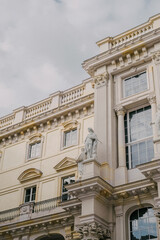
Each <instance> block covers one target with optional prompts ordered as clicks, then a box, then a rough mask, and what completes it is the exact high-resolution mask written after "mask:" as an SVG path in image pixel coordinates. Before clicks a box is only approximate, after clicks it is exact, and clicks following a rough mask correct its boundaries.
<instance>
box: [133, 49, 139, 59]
mask: <svg viewBox="0 0 160 240" xmlns="http://www.w3.org/2000/svg"><path fill="white" fill-rule="evenodd" d="M134 55H135V60H136V61H138V60H139V52H138V51H137V50H136V51H134Z"/></svg>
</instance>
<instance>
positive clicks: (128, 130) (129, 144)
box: [124, 104, 153, 170]
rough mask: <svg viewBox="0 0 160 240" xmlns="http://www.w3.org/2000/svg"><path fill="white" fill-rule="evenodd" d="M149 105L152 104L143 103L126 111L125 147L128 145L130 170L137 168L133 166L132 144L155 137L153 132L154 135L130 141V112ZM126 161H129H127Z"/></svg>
mask: <svg viewBox="0 0 160 240" xmlns="http://www.w3.org/2000/svg"><path fill="white" fill-rule="evenodd" d="M147 106H150V105H148V104H147V105H141V106H139V107H138V108H137V107H136V108H133V109H130V110H129V111H127V113H126V114H127V132H128V143H125V147H128V165H129V168H128V170H131V169H134V168H136V167H134V168H132V160H131V146H132V145H134V144H136V143H140V142H144V141H146V140H151V139H153V134H152V136H149V137H145V138H142V139H139V140H136V141H132V142H130V128H129V113H130V112H133V111H136V110H138V109H141V108H144V107H147ZM151 111H152V108H151ZM151 114H152V113H151ZM152 133H153V132H152ZM124 134H125V133H124ZM126 160H127V159H126ZM126 163H127V161H126Z"/></svg>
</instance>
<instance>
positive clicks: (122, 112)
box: [115, 105, 126, 116]
mask: <svg viewBox="0 0 160 240" xmlns="http://www.w3.org/2000/svg"><path fill="white" fill-rule="evenodd" d="M115 112H116V113H117V116H120V115H122V116H124V115H125V113H126V110H125V108H124V107H123V106H122V105H117V106H116V107H115Z"/></svg>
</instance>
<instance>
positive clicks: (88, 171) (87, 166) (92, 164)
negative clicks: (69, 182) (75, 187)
mask: <svg viewBox="0 0 160 240" xmlns="http://www.w3.org/2000/svg"><path fill="white" fill-rule="evenodd" d="M100 166H101V164H100V163H99V162H98V161H97V160H96V159H93V158H90V159H86V160H84V161H83V175H82V180H83V179H87V178H92V177H96V176H100Z"/></svg>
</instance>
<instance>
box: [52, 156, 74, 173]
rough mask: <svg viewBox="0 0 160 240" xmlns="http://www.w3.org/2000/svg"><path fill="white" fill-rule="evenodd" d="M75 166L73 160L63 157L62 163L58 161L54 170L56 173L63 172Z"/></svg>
mask: <svg viewBox="0 0 160 240" xmlns="http://www.w3.org/2000/svg"><path fill="white" fill-rule="evenodd" d="M75 166H77V162H76V160H75V159H73V158H69V157H65V158H64V159H63V160H62V161H60V162H59V163H58V164H57V165H56V166H55V167H54V168H55V170H56V171H57V172H59V171H64V170H66V169H68V168H72V167H75Z"/></svg>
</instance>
